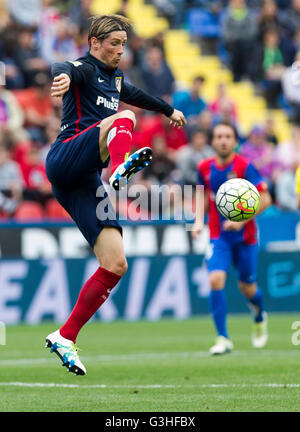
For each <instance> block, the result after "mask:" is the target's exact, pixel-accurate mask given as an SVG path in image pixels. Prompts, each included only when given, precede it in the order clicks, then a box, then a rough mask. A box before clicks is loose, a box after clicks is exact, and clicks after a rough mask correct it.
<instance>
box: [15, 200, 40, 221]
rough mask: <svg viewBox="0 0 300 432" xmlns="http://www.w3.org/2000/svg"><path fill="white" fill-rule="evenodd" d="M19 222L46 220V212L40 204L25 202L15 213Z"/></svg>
mask: <svg viewBox="0 0 300 432" xmlns="http://www.w3.org/2000/svg"><path fill="white" fill-rule="evenodd" d="M14 217H15V219H16V220H17V221H29V220H30V221H33V220H34V221H39V220H43V219H44V211H43V208H42V206H41V205H40V204H38V203H36V202H33V201H24V202H22V203H21V204H20V206H19V207H18V209H17V211H16V213H15V216H14Z"/></svg>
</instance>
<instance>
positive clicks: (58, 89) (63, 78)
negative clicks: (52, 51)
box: [51, 73, 71, 97]
mask: <svg viewBox="0 0 300 432" xmlns="http://www.w3.org/2000/svg"><path fill="white" fill-rule="evenodd" d="M70 83H71V79H70V77H69V75H67V74H66V73H61V74H60V75H58V76H56V77H54V79H53V82H52V87H51V96H53V97H60V96H63V95H64V94H65V93H67V91H68V90H69V88H70Z"/></svg>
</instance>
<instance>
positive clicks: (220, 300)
mask: <svg viewBox="0 0 300 432" xmlns="http://www.w3.org/2000/svg"><path fill="white" fill-rule="evenodd" d="M209 306H210V311H211V313H212V317H213V320H214V323H215V327H216V330H217V333H218V335H219V336H224V337H226V338H228V334H227V327H226V315H227V302H226V296H225V290H224V289H222V290H211V292H210V296H209Z"/></svg>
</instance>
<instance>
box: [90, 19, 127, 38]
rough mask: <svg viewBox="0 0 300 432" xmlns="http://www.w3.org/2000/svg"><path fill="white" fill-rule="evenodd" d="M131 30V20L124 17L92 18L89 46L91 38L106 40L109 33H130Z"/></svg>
mask: <svg viewBox="0 0 300 432" xmlns="http://www.w3.org/2000/svg"><path fill="white" fill-rule="evenodd" d="M130 30H131V23H130V20H129V19H128V18H126V17H124V16H122V15H116V14H112V15H97V16H93V17H91V25H90V30H89V36H88V40H89V46H90V45H91V38H92V37H96V38H97V39H99V40H104V39H105V38H107V37H108V35H109V33H111V32H113V31H125V32H126V33H128V32H129V31H130Z"/></svg>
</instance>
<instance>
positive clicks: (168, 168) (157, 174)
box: [143, 135, 176, 184]
mask: <svg viewBox="0 0 300 432" xmlns="http://www.w3.org/2000/svg"><path fill="white" fill-rule="evenodd" d="M152 151H153V159H152V163H151V165H150V166H149V167H147V168H145V169H144V170H143V179H145V180H150V181H151V182H152V183H160V184H166V183H169V182H171V179H172V171H173V170H174V169H175V167H176V166H175V163H174V162H173V160H172V159H171V158H170V157H169V156H168V152H167V143H166V140H165V138H164V137H163V136H162V135H155V136H154V137H153V140H152Z"/></svg>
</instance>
